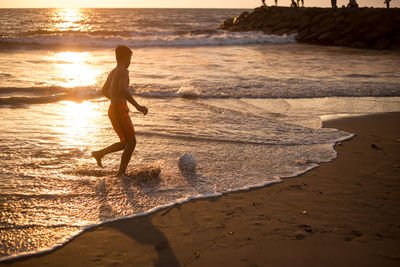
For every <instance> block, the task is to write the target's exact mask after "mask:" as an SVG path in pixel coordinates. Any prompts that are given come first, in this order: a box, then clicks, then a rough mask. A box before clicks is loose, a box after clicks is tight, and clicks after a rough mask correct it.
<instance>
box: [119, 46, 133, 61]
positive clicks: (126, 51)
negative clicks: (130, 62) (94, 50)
mask: <svg viewBox="0 0 400 267" xmlns="http://www.w3.org/2000/svg"><path fill="white" fill-rule="evenodd" d="M131 55H132V50H131V49H130V48H129V47H127V46H126V45H119V46H117V48H115V57H116V58H117V62H119V61H120V60H121V59H123V58H126V57H129V56H131Z"/></svg>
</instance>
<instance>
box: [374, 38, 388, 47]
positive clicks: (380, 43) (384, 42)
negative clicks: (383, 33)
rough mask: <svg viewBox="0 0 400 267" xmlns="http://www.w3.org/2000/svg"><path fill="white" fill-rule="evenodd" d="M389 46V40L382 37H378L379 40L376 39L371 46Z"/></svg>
mask: <svg viewBox="0 0 400 267" xmlns="http://www.w3.org/2000/svg"><path fill="white" fill-rule="evenodd" d="M390 46H391V42H390V41H389V40H388V39H386V38H382V39H379V41H377V42H376V43H375V44H374V46H373V48H374V49H388V48H390Z"/></svg>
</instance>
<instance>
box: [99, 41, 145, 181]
mask: <svg viewBox="0 0 400 267" xmlns="http://www.w3.org/2000/svg"><path fill="white" fill-rule="evenodd" d="M115 57H116V60H117V67H116V68H114V69H113V70H112V71H111V72H110V74H109V75H108V77H107V80H106V82H105V83H104V85H103V88H102V90H101V93H102V94H103V95H104V96H106V97H107V98H109V99H110V100H111V103H110V107H109V108H108V117H109V118H110V121H111V124H112V127H113V128H114V130H115V132H116V133H117V135H118V136H119V139H120V142H117V143H114V144H112V145H111V146H108V147H106V148H104V149H102V150H99V151H94V152H92V156H93V157H94V158H95V159H96V161H97V165H99V167H103V165H102V163H101V159H102V158H103V157H104V156H105V155H107V154H110V153H113V152H117V151H121V150H123V151H124V152H123V153H122V156H121V163H120V165H119V170H118V173H117V176H119V177H122V176H123V175H124V174H125V171H126V167H127V166H128V163H129V161H130V160H131V157H132V153H133V151H134V150H135V147H136V137H135V130H134V128H133V124H132V121H131V118H130V117H129V109H128V106H127V103H126V102H127V101H128V102H129V103H131V104H132V105H133V106H134V107H135V108H136V109H137V110H138V111H140V112H142V113H143V114H144V115H146V114H147V112H148V110H147V108H146V107H145V106H141V105H139V104H138V103H137V102H136V101H135V100H134V99H133V97H132V95H131V94H130V92H129V91H128V86H129V71H128V68H129V65H130V64H131V57H132V50H131V49H130V48H129V47H127V46H124V45H120V46H118V47H117V48H116V49H115Z"/></svg>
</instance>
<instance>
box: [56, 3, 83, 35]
mask: <svg viewBox="0 0 400 267" xmlns="http://www.w3.org/2000/svg"><path fill="white" fill-rule="evenodd" d="M52 20H53V22H54V23H53V25H54V26H53V27H54V28H53V29H52V30H55V31H82V30H89V28H88V25H86V23H84V20H85V15H84V14H83V13H82V12H81V10H80V9H79V8H62V9H55V10H54V13H53V18H52Z"/></svg>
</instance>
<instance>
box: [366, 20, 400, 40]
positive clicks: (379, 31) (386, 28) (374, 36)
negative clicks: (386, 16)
mask: <svg viewBox="0 0 400 267" xmlns="http://www.w3.org/2000/svg"><path fill="white" fill-rule="evenodd" d="M393 26H394V25H393V23H390V22H386V23H382V24H378V25H376V26H375V27H371V30H370V31H369V33H368V34H366V35H365V37H364V39H365V40H367V41H371V42H373V41H376V40H379V39H381V38H383V37H386V36H387V35H391V33H392V32H393Z"/></svg>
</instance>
